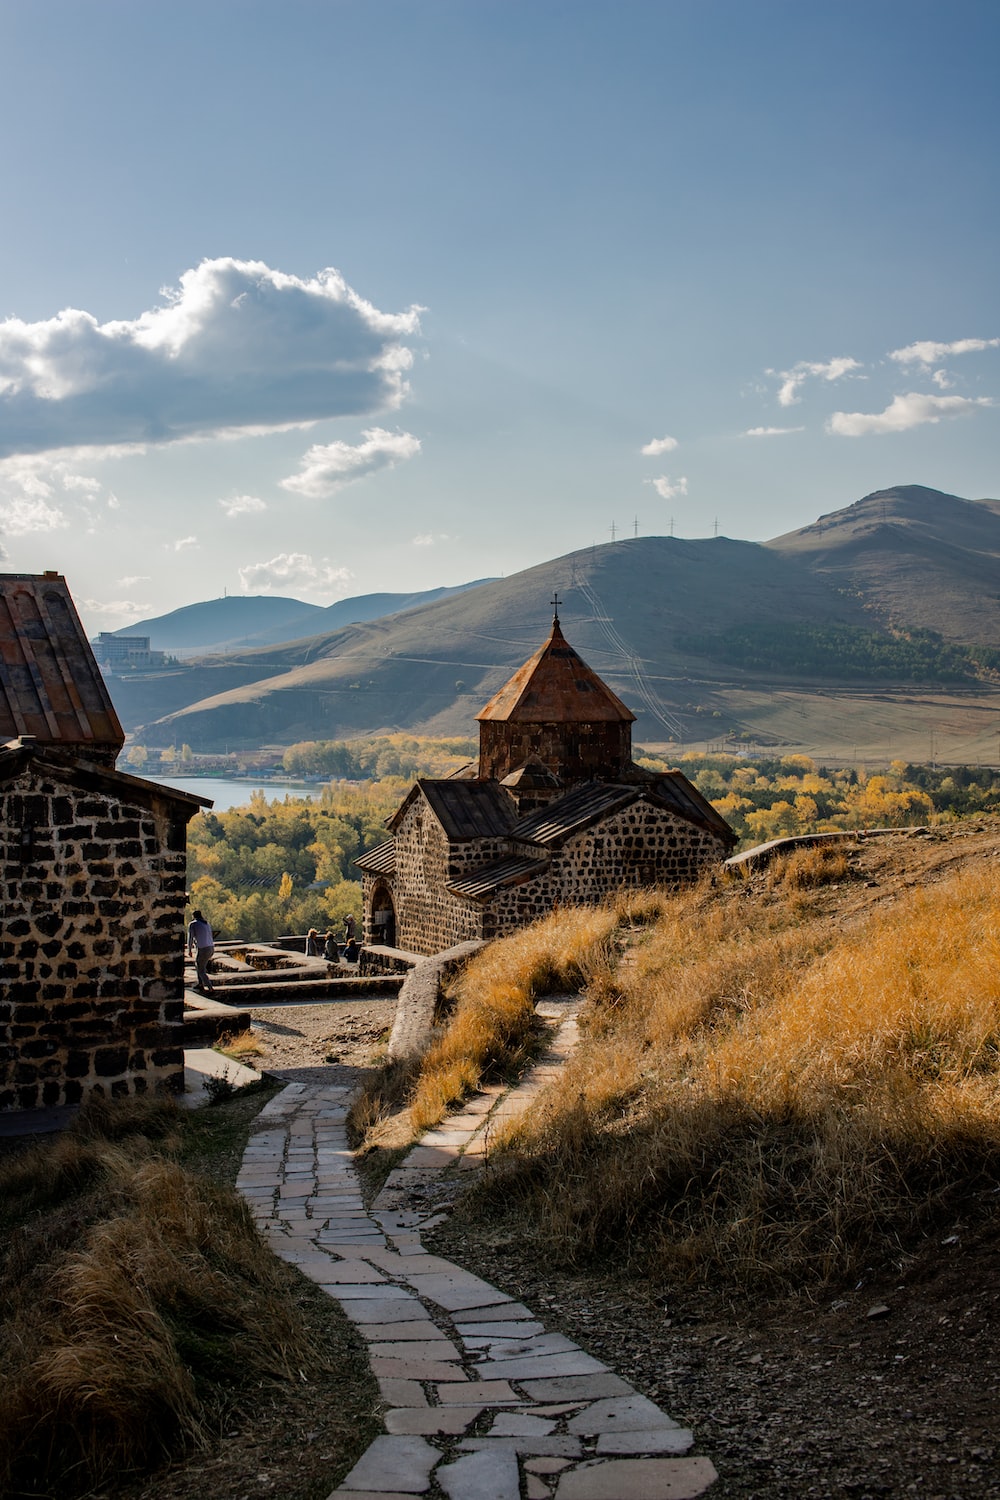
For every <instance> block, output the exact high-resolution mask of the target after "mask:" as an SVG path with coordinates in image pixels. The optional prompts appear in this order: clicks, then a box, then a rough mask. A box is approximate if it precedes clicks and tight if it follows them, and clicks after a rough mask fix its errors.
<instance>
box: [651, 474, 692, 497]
mask: <svg viewBox="0 0 1000 1500" xmlns="http://www.w3.org/2000/svg"><path fill="white" fill-rule="evenodd" d="M646 483H647V484H651V485H652V486H653V489H654V490H655V491H656V493H657V494H658V495H659V497H660V499H661V500H674V499H676V497H677V496H678V495H686V494H687V492H688V482H687V479H686V478H685V476H684V475H683V474H682V475H681V476H680V478H679V479H671V478H670V477H669V476H668V475H666V474H661V475H660V476H659V478H658V479H647V480H646Z"/></svg>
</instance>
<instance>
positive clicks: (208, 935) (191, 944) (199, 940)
mask: <svg viewBox="0 0 1000 1500" xmlns="http://www.w3.org/2000/svg"><path fill="white" fill-rule="evenodd" d="M187 951H188V958H190V957H191V955H192V953H195V954H196V957H195V968H196V970H197V972H198V979H197V983H196V984H195V989H197V990H205V991H206V992H207V993H208V994H209V995H210V994H211V993H212V991H213V990H214V989H215V985H214V984H213V983H212V981H211V979H210V978H209V977H208V966H209V964H210V963H211V962H212V958H213V957H214V955H215V938H214V937H213V936H212V929H211V927H210V926H209V925H208V923H207V922H206V921H205V918H204V917H203V916H202V914H201V912H200V911H196V912H195V914H194V918H193V920H192V921H191V922H189V923H188V934H187Z"/></svg>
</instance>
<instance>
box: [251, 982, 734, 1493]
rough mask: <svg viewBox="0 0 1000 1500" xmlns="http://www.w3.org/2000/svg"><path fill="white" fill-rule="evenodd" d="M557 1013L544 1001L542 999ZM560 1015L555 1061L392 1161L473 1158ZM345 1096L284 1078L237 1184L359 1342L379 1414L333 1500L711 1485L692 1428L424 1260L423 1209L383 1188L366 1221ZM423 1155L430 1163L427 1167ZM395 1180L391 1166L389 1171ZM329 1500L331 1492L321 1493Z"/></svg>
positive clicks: (568, 1019) (463, 1279)
mask: <svg viewBox="0 0 1000 1500" xmlns="http://www.w3.org/2000/svg"><path fill="white" fill-rule="evenodd" d="M556 1005H558V1002H556ZM574 1014H575V1012H573V1009H572V1007H571V1006H566V1005H565V1004H564V1005H563V1007H562V1009H561V1010H559V1009H556V1011H555V1017H554V1018H555V1019H557V1020H561V1022H562V1024H561V1025H560V1026H559V1029H558V1030H557V1032H556V1035H555V1037H554V1039H553V1044H552V1049H551V1055H550V1056H547V1057H545V1058H543V1059H542V1061H541V1063H540V1065H539V1068H538V1069H535V1070H532V1073H531V1074H529V1077H528V1079H527V1080H525V1083H524V1084H522V1085H521V1088H520V1089H517V1090H513V1091H511V1093H510V1094H508V1095H507V1096H506V1097H504V1096H503V1092H502V1091H500V1090H498V1091H495V1092H493V1093H486V1094H484V1095H481V1096H478V1097H477V1098H476V1099H474V1100H471V1101H470V1102H469V1104H468V1105H467V1106H466V1108H465V1109H464V1110H463V1111H462V1112H461V1113H460V1114H459V1115H457V1116H453V1117H452V1118H451V1119H449V1120H448V1122H447V1123H446V1126H445V1127H444V1128H443V1129H441V1130H438V1131H435V1132H434V1133H433V1136H432V1137H430V1138H429V1137H426V1136H425V1137H424V1141H423V1142H422V1143H421V1144H420V1145H418V1146H417V1147H416V1148H415V1150H414V1151H413V1152H412V1153H411V1154H410V1157H408V1158H407V1162H408V1163H412V1162H413V1158H414V1157H417V1161H416V1163H414V1164H413V1165H412V1166H408V1167H404V1168H403V1169H401V1170H402V1171H404V1172H406V1171H409V1172H417V1173H419V1174H420V1178H419V1181H420V1182H423V1183H424V1184H425V1185H426V1184H429V1183H430V1182H431V1180H432V1179H433V1177H434V1175H435V1174H438V1173H440V1172H441V1171H442V1168H444V1169H445V1170H452V1171H454V1170H456V1169H460V1163H461V1162H462V1161H463V1159H464V1156H465V1154H466V1152H471V1155H470V1157H469V1159H470V1161H472V1160H474V1159H476V1157H477V1156H478V1155H479V1152H478V1151H477V1150H476V1149H474V1148H475V1146H476V1142H477V1141H480V1140H484V1139H485V1138H486V1133H487V1129H488V1126H489V1124H490V1122H491V1121H492V1119H493V1117H494V1116H495V1115H497V1114H500V1115H501V1117H503V1112H504V1110H506V1111H507V1114H508V1115H509V1114H510V1113H512V1112H514V1111H516V1110H517V1109H519V1108H523V1107H525V1103H526V1101H528V1100H530V1097H531V1095H532V1093H533V1092H537V1088H539V1087H541V1086H542V1081H543V1079H545V1078H546V1076H547V1070H549V1069H551V1068H554V1067H557V1066H558V1063H559V1057H560V1054H561V1053H565V1051H566V1050H568V1048H569V1047H571V1046H572V1043H573V1039H574V1038H573V1031H574V1029H575V1020H574V1019H573V1015H574ZM348 1095H349V1090H348V1088H347V1087H339V1088H338V1087H323V1086H310V1085H307V1084H304V1083H292V1084H289V1085H288V1087H287V1088H285V1089H284V1090H283V1091H282V1093H280V1094H278V1095H276V1096H275V1098H274V1099H272V1100H271V1102H270V1103H269V1104H268V1105H266V1106H265V1108H264V1109H263V1110H262V1111H261V1114H260V1115H259V1116H258V1119H257V1130H256V1133H255V1134H254V1135H253V1136H252V1137H251V1139H250V1142H249V1144H248V1146H247V1149H246V1154H245V1156H244V1159H243V1165H242V1169H241V1172H240V1177H239V1183H238V1185H239V1188H240V1190H241V1191H242V1192H243V1194H244V1195H245V1197H246V1198H247V1199H248V1200H249V1202H250V1204H251V1206H252V1208H253V1212H254V1215H255V1218H256V1220H257V1223H258V1225H259V1227H260V1228H261V1230H262V1232H263V1233H264V1234H265V1235H266V1236H267V1237H268V1239H269V1242H270V1243H271V1245H272V1246H273V1248H274V1249H275V1251H276V1252H277V1253H278V1254H279V1255H281V1256H282V1257H283V1258H284V1259H285V1260H287V1261H290V1262H291V1263H292V1264H293V1265H295V1266H297V1267H298V1268H299V1269H300V1270H301V1271H303V1272H304V1273H305V1274H306V1275H307V1276H309V1277H310V1278H311V1279H312V1280H313V1281H315V1282H316V1283H317V1284H318V1285H319V1286H320V1287H322V1289H323V1290H324V1291H325V1292H327V1293H328V1294H329V1295H330V1296H331V1297H335V1298H336V1299H337V1301H339V1302H340V1304H341V1306H342V1307H343V1309H344V1311H345V1312H346V1313H347V1315H348V1317H349V1318H351V1319H352V1321H353V1322H354V1323H356V1324H357V1326H358V1328H359V1330H360V1332H361V1333H362V1334H363V1336H364V1338H365V1339H366V1340H367V1342H368V1349H369V1356H370V1359H371V1363H372V1369H373V1371H374V1373H375V1376H376V1378H377V1380H378V1383H379V1389H380V1391H381V1394H382V1399H383V1402H384V1404H385V1417H384V1422H385V1427H386V1432H385V1434H384V1435H383V1436H381V1437H377V1438H376V1439H375V1440H374V1442H373V1443H372V1444H371V1445H370V1447H369V1448H368V1449H367V1451H366V1452H365V1453H364V1454H363V1455H362V1456H361V1458H360V1460H359V1461H358V1463H357V1464H356V1465H355V1466H354V1468H353V1469H352V1470H351V1472H350V1473H349V1474H348V1475H347V1477H346V1479H345V1480H344V1481H343V1483H342V1484H341V1485H340V1487H339V1488H338V1489H337V1490H335V1491H334V1492H333V1493H334V1495H337V1496H339V1497H340V1500H352V1497H353V1500H376V1497H381V1500H404V1497H412V1496H414V1495H427V1496H428V1497H446V1500H521V1497H522V1496H525V1497H527V1500H546V1497H549V1496H552V1497H553V1500H686V1497H694V1496H697V1495H701V1494H703V1493H704V1492H705V1491H706V1490H707V1489H708V1488H709V1486H710V1485H711V1484H712V1483H713V1481H714V1480H715V1478H716V1473H715V1469H714V1468H713V1466H712V1463H711V1461H710V1460H709V1459H707V1458H700V1457H691V1456H689V1455H688V1450H689V1449H690V1448H691V1447H692V1446H693V1441H694V1439H693V1436H692V1434H691V1433H690V1432H689V1431H687V1430H686V1429H684V1428H682V1427H680V1426H679V1425H678V1424H677V1423H676V1422H674V1421H672V1420H671V1418H670V1417H669V1416H667V1415H666V1413H665V1412H663V1411H661V1410H660V1408H659V1407H658V1406H656V1405H654V1403H653V1402H652V1401H649V1400H647V1399H646V1398H645V1397H644V1396H642V1395H640V1394H639V1393H638V1392H637V1391H636V1390H635V1389H634V1388H633V1387H632V1386H631V1385H629V1383H628V1382H627V1381H626V1380H623V1379H622V1378H621V1377H620V1376H619V1375H616V1374H615V1373H614V1372H613V1371H612V1370H611V1369H609V1367H608V1366H607V1365H605V1364H603V1363H602V1362H601V1361H600V1360H598V1359H594V1358H593V1357H592V1356H591V1355H589V1354H586V1353H585V1352H584V1351H583V1350H582V1349H580V1348H579V1346H578V1345H576V1344H574V1343H573V1342H572V1340H570V1339H568V1338H566V1337H565V1336H564V1335H562V1334H559V1333H549V1332H546V1330H545V1327H544V1325H543V1323H542V1322H541V1321H540V1320H539V1319H538V1318H536V1317H535V1315H534V1314H533V1313H532V1311H531V1310H530V1308H528V1307H525V1306H524V1305H523V1304H521V1303H519V1302H515V1301H514V1300H513V1299H512V1298H511V1297H509V1296H507V1295H506V1293H504V1292H501V1291H499V1290H498V1289H497V1288H496V1287H494V1286H491V1285H490V1284H489V1283H488V1282H486V1281H483V1280H481V1279H480V1278H479V1277H477V1276H474V1275H473V1274H472V1273H471V1272H469V1271H466V1270H464V1269H462V1268H460V1267H459V1266H456V1265H455V1264H454V1263H453V1262H451V1261H448V1260H445V1259H443V1258H442V1257H440V1256H436V1255H431V1254H429V1253H428V1252H427V1251H425V1250H424V1249H423V1247H422V1245H421V1243H420V1230H421V1228H422V1227H425V1226H426V1225H427V1223H428V1222H430V1219H431V1218H434V1217H436V1215H435V1214H434V1213H433V1210H432V1212H431V1213H430V1215H428V1213H427V1212H426V1211H422V1210H417V1211H413V1210H412V1209H405V1208H400V1207H397V1206H394V1203H395V1200H396V1198H397V1197H398V1196H400V1195H401V1194H404V1193H405V1194H409V1195H410V1196H412V1195H413V1194H414V1191H415V1189H417V1188H418V1182H417V1179H416V1178H412V1177H411V1178H408V1179H402V1180H400V1181H398V1182H397V1183H396V1185H395V1187H393V1186H392V1185H391V1184H392V1179H391V1178H390V1179H389V1182H387V1184H386V1187H385V1188H384V1189H383V1192H382V1193H381V1194H380V1195H379V1198H378V1199H377V1200H376V1203H375V1204H374V1205H373V1207H372V1210H371V1212H370V1213H369V1212H368V1211H366V1209H365V1207H364V1204H363V1202H362V1197H361V1191H360V1187H359V1184H358V1182H357V1179H356V1177H355V1175H354V1172H353V1168H352V1156H351V1152H350V1149H349V1147H348V1145H347V1137H346V1132H345V1123H344V1122H345V1117H346V1113H347V1102H348ZM420 1153H427V1154H426V1155H425V1156H424V1157H421V1156H420ZM396 1175H397V1174H393V1176H396ZM331 1500H332V1497H331Z"/></svg>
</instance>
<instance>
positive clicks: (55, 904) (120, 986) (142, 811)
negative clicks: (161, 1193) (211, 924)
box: [0, 573, 210, 1110]
mask: <svg viewBox="0 0 1000 1500" xmlns="http://www.w3.org/2000/svg"><path fill="white" fill-rule="evenodd" d="M4 741H6V743H4ZM123 743H124V734H123V733H122V730H121V726H120V724H119V722H118V718H117V715H116V714H115V711H114V707H113V705H112V703H111V700H110V698H109V697H108V693H107V689H106V687H105V685H104V681H103V679H102V677H101V673H100V670H99V668H98V666H97V663H96V662H95V660H94V656H93V653H92V651H91V649H90V647H89V645H88V644H87V639H86V636H85V635H84V632H83V627H82V625H81V624H80V620H79V618H78V616H77V613H76V610H75V608H74V607H73V601H72V599H71V598H70V594H69V590H68V589H67V587H66V582H65V579H63V578H62V577H60V576H59V575H58V574H56V573H45V574H42V575H41V576H36V575H21V574H7V575H0V879H2V882H3V886H2V888H3V925H2V931H0V1110H11V1109H31V1108H35V1107H38V1106H43V1105H49V1106H52V1105H66V1104H76V1103H79V1102H80V1101H81V1100H82V1099H83V1097H84V1095H85V1094H87V1093H88V1092H90V1091H99V1092H104V1093H108V1094H111V1095H120V1094H126V1093H140V1092H144V1091H145V1090H146V1089H153V1088H168V1089H171V1090H180V1089H182V1088H183V1080H184V1051H183V1042H182V1032H183V993H184V987H183V972H184V971H183V939H184V908H185V890H184V881H185V848H186V839H187V824H188V821H189V820H190V818H191V817H192V816H193V814H194V813H195V812H197V811H198V808H199V807H201V806H204V805H210V804H205V803H204V801H203V799H201V798H198V797H190V796H187V795H186V794H184V793H183V792H177V791H174V790H172V789H171V788H167V787H162V786H158V785H156V784H155V783H154V782H149V781H144V780H141V779H140V778H139V777H136V776H128V775H124V774H123V773H121V772H119V771H116V770H115V769H114V764H115V758H116V756H117V755H118V752H119V751H120V749H121V747H122V744H123Z"/></svg>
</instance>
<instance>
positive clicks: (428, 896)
mask: <svg viewBox="0 0 1000 1500" xmlns="http://www.w3.org/2000/svg"><path fill="white" fill-rule="evenodd" d="M395 839H396V872H395V874H394V875H392V876H390V877H388V878H387V877H384V876H382V877H378V879H380V880H383V881H384V882H385V884H386V885H387V886H388V888H389V890H390V891H391V893H392V899H393V904H394V905H395V908H396V945H397V947H399V948H406V949H408V950H409V951H410V952H411V953H439V952H440V951H441V950H442V949H443V948H451V947H454V945H455V944H456V943H464V942H467V941H469V940H470V939H473V938H478V937H481V936H482V932H481V927H482V918H481V913H480V912H479V910H478V909H477V908H475V907H473V906H472V905H471V903H469V902H467V901H460V900H459V899H458V897H457V896H453V895H452V894H451V893H450V892H449V891H448V890H447V889H446V885H447V882H448V881H449V880H453V879H454V878H455V875H456V873H457V870H455V869H453V868H452V866H453V864H454V863H455V862H454V860H452V859H449V846H448V840H447V838H446V837H445V833H444V830H443V828H442V827H441V825H440V823H439V822H438V820H437V818H435V816H434V815H433V813H432V812H431V811H430V809H429V808H428V807H427V805H426V803H425V802H424V800H423V798H422V797H417V798H416V799H415V800H414V801H413V802H412V803H411V805H410V806H409V807H408V808H407V810H406V813H405V815H404V816H403V818H402V820H401V822H400V824H399V826H398V828H397V829H396V834H395ZM499 847H500V844H499V841H498V840H495V839H493V840H490V839H477V840H475V841H474V842H473V843H472V844H470V845H466V844H461V845H454V846H452V848H453V851H454V850H458V851H461V853H460V856H459V861H458V863H459V866H460V867H461V869H462V870H463V871H464V869H465V867H466V863H465V862H466V854H465V851H466V850H468V851H469V856H468V857H472V854H473V851H477V853H476V855H475V864H477V865H478V864H485V863H486V862H487V861H488V860H490V859H493V858H496V857H497V855H496V853H495V852H494V851H495V850H496V849H499ZM376 883H377V880H375V879H373V880H372V885H371V889H374V887H375V885H376ZM366 886H367V881H366ZM365 919H366V936H368V928H367V924H368V921H369V920H370V916H369V910H368V903H367V898H366V906H365Z"/></svg>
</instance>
